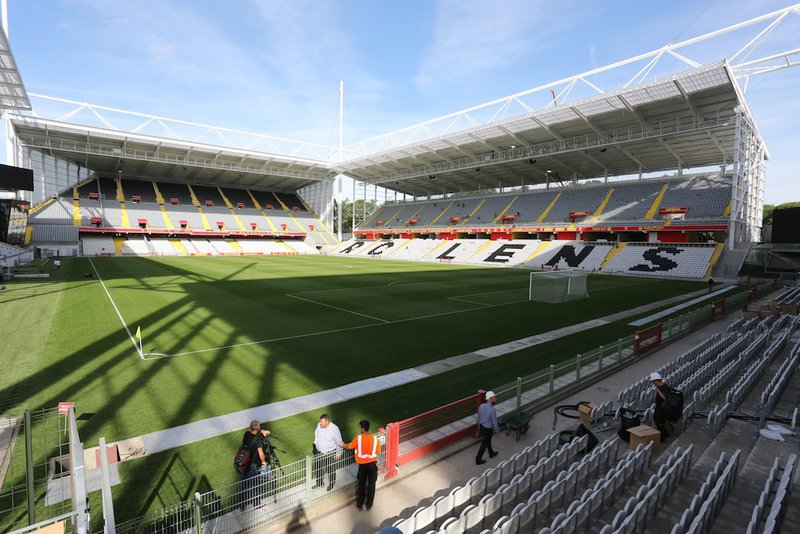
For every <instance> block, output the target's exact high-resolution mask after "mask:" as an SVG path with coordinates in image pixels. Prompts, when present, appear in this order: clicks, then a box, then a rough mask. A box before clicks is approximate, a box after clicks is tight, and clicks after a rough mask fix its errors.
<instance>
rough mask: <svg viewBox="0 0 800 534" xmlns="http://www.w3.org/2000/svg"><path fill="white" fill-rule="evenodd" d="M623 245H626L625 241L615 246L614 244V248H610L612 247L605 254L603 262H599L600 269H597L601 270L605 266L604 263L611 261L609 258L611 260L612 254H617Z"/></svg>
mask: <svg viewBox="0 0 800 534" xmlns="http://www.w3.org/2000/svg"><path fill="white" fill-rule="evenodd" d="M625 245H626V243H617V246H615V247H614V248H612V249H611V252H609V253H608V254H607V255H606V259H604V260H603V263H601V264H600V269H599V270H600V271H602V270H603V269H604V268H605V266H606V265H608V264H609V263H611V260H613V259H614V256H616V255H617V254H619V251H620V250H622V249H623V248H624V247H625Z"/></svg>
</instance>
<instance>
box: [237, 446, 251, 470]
mask: <svg viewBox="0 0 800 534" xmlns="http://www.w3.org/2000/svg"><path fill="white" fill-rule="evenodd" d="M251 461H252V458H250V447H247V446H246V445H245V444H244V443H242V444H241V445H239V448H238V449H237V450H236V456H234V457H233V468H234V469H236V470H237V471H238V472H240V473H247V470H248V469H250V462H251Z"/></svg>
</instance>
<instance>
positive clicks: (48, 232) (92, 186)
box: [28, 178, 336, 256]
mask: <svg viewBox="0 0 800 534" xmlns="http://www.w3.org/2000/svg"><path fill="white" fill-rule="evenodd" d="M257 197H258V198H260V199H261V201H263V205H261V204H260V203H259V200H257ZM76 205H77V209H76V207H75V206H76ZM28 222H29V224H30V226H31V228H32V232H31V239H30V242H31V243H34V244H38V243H48V244H59V243H71V244H74V243H77V242H78V241H79V239H81V237H80V236H81V231H80V229H79V227H86V228H88V227H95V226H96V227H99V228H101V229H102V228H103V227H106V228H136V229H137V230H138V229H139V228H140V227H144V228H145V229H146V230H149V231H153V232H152V234H151V235H153V236H155V238H156V242H152V241H151V240H150V238H149V237H148V238H147V239H142V238H141V237H140V236H132V237H130V238H129V239H127V240H126V241H125V242H124V243H123V242H121V248H120V253H121V254H122V255H126V256H127V255H147V254H150V255H176V254H180V255H184V254H200V255H207V254H238V253H239V251H238V250H237V249H236V248H235V247H234V246H233V245H232V244H230V243H228V242H225V241H219V242H214V243H208V242H207V241H206V240H205V239H200V240H199V241H198V243H197V244H192V243H190V242H189V240H190V239H189V238H186V237H185V232H186V231H189V232H192V231H214V232H219V231H220V230H222V231H223V232H235V233H237V234H239V233H241V232H259V233H263V232H283V231H286V232H293V233H303V234H307V235H308V240H309V242H310V243H312V244H314V245H326V244H334V243H336V238H335V237H333V235H332V234H331V233H330V232H328V231H327V229H325V228H323V226H322V224H321V223H320V222H319V221H318V220H317V218H316V216H315V215H314V214H313V213H311V212H310V211H309V210H308V207H307V206H306V204H305V203H304V202H303V201H302V199H300V197H298V196H296V195H294V194H286V193H268V192H253V193H252V196H251V192H249V191H246V190H240V189H222V188H217V187H208V186H190V185H186V184H170V183H166V182H152V181H141V180H127V179H126V180H114V179H110V178H98V179H91V180H87V181H85V182H83V183H81V184H79V185H77V186H75V187H74V188H73V187H71V188H68V189H66V190H64V191H62V193H61V194H60V195H59V196H58V197H56V198H54V199H51V200H49V201H48V202H47V203H45V204H44V205H43V206H42V207H41V208H39V209H36V210H34V211H33V212H32V213H31V215H30V217H29V219H28ZM219 223H221V224H219ZM165 230H166V231H168V230H181V231H183V232H184V235H183V236H181V238H180V240H178V239H175V238H173V240H172V241H173V242H174V243H172V242H170V241H169V240H167V239H163V238H160V237H158V236H159V235H163V234H164V233H167V232H164V231H165ZM158 231H161V232H162V234H159V233H158ZM88 235H89V234H88V231H86V230H84V231H83V239H84V240H85V239H87V237H88ZM221 237H222V236H220V238H221ZM129 241H130V242H129ZM101 242H102V243H104V244H105V245H108V243H109V242H108V241H93V240H91V239H90V240H89V241H87V242H85V243H84V246H83V249H84V250H86V251H88V252H86V253H87V254H89V255H95V254H106V253H108V251H104V250H103V249H104V248H110V250H111V251H112V252H113V251H115V250H116V249H115V248H113V247H106V246H103V245H98V243H101ZM95 245H97V246H95ZM262 248H263V247H262ZM268 248H269V247H268ZM243 252H245V251H243ZM271 252H276V253H277V252H280V253H295V252H297V253H301V254H309V253H316V250H315V249H314V247H313V246H312V245H311V244H302V245H301V244H292V245H288V246H280V248H279V249H272V248H271V249H270V251H266V249H264V250H260V251H259V252H248V253H267V254H268V253H271Z"/></svg>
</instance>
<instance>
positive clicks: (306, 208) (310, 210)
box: [295, 193, 339, 245]
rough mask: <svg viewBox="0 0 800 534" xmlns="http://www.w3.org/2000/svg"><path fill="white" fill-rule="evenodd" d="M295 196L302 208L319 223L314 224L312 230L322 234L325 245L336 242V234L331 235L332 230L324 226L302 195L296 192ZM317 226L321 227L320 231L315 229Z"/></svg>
mask: <svg viewBox="0 0 800 534" xmlns="http://www.w3.org/2000/svg"><path fill="white" fill-rule="evenodd" d="M295 196H296V197H297V200H299V201H300V204H302V205H303V208H305V210H306V211H307V212H308V213H310V214H311V215H312V216H313V217H314V220H315V221H316V223H317V224H319V226H317V225H314V230H313V231H314V232H316V233H318V234H319V235H321V236H322V240H323V241H325V244H326V245H327V244H333V245H336V244H338V243H339V242H338V241H337V240H336V236H334V235H333V232H331V231H330V230H328V227H327V226H325V223H323V222H322V219H320V218H319V217H317V214H316V213H315V212H314V211H313V210H312V209H311V208H310V207H309V206H308V204H306V201H305V200H303V197H301V196H300V194H299V193H296V194H295ZM317 228H322V232H320V231H319V230H317ZM326 234H327V235H326ZM329 238H330V239H329Z"/></svg>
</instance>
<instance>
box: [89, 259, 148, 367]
mask: <svg viewBox="0 0 800 534" xmlns="http://www.w3.org/2000/svg"><path fill="white" fill-rule="evenodd" d="M89 264H90V265H91V266H92V269H93V270H94V274H95V275H96V276H97V279H98V280H100V285H101V286H103V291H105V292H106V295H107V296H108V300H109V301H111V305H112V306H114V311H116V312H117V317H119V322H120V323H122V328H124V329H125V332H127V333H128V337H129V338H131V343H133V348H134V349H136V354H138V355H139V358H141V359H144V354H142V351H141V349H140V348H139V344H138V343H136V338H134V337H133V334H131V331H130V330H128V325H127V324H126V323H125V319H123V318H122V314H121V313H120V311H119V308H117V304H116V303H115V302H114V299H113V298H111V293H109V292H108V288H107V287H106V283H105V282H104V281H103V277H102V276H100V273H99V272H97V267H95V266H94V262H93V261H92V258H89Z"/></svg>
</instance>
